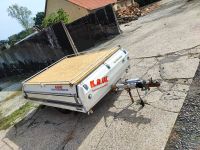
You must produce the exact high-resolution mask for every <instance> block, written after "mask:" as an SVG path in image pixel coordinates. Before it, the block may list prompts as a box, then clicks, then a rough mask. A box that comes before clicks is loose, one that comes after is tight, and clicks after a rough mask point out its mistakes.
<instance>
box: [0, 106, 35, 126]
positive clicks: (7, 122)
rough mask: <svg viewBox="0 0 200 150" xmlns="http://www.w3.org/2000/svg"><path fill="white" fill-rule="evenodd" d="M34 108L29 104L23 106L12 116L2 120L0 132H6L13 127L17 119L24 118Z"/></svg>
mask: <svg viewBox="0 0 200 150" xmlns="http://www.w3.org/2000/svg"><path fill="white" fill-rule="evenodd" d="M33 107H34V106H33V104H32V103H30V102H28V103H26V104H25V105H23V106H22V107H21V108H20V109H18V110H16V111H15V112H13V113H12V114H11V115H9V116H7V117H5V118H3V119H1V120H0V130H5V129H7V128H9V127H10V126H12V125H13V124H14V123H15V121H16V120H17V119H19V118H23V117H24V116H25V115H26V114H27V113H28V112H29V111H30V110H31V109H32V108H33Z"/></svg>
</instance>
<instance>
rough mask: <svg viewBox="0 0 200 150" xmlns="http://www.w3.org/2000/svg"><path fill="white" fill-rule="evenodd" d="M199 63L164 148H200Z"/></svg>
mask: <svg viewBox="0 0 200 150" xmlns="http://www.w3.org/2000/svg"><path fill="white" fill-rule="evenodd" d="M199 102H200V65H199V67H198V70H197V72H196V74H195V77H194V79H193V82H192V84H191V86H190V90H189V92H188V95H187V97H186V99H185V102H184V104H183V106H182V108H181V111H180V113H179V115H178V118H177V120H176V123H175V125H174V128H173V130H172V132H171V135H170V137H169V140H168V142H167V145H166V147H165V150H180V149H184V150H199V149H200V103H199Z"/></svg>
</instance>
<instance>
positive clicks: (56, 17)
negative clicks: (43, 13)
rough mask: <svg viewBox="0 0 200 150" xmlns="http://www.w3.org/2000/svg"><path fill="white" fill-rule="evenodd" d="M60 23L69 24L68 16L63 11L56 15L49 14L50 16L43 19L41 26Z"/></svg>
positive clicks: (60, 10)
mask: <svg viewBox="0 0 200 150" xmlns="http://www.w3.org/2000/svg"><path fill="white" fill-rule="evenodd" d="M60 21H62V22H63V23H65V24H67V23H68V22H69V15H68V14H67V13H66V12H65V11H64V10H63V9H59V10H58V11H57V12H56V13H51V14H50V15H48V16H47V17H45V18H44V20H43V22H42V26H43V27H48V26H50V25H53V24H55V23H58V22H60Z"/></svg>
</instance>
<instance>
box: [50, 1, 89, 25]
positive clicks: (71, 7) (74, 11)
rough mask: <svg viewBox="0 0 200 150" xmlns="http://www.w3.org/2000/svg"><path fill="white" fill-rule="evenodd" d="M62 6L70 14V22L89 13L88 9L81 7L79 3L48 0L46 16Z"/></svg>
mask: <svg viewBox="0 0 200 150" xmlns="http://www.w3.org/2000/svg"><path fill="white" fill-rule="evenodd" d="M60 8H62V9H63V10H64V11H65V12H66V13H68V14H69V17H70V22H72V21H74V20H77V19H79V18H81V17H83V16H86V15H88V14H89V12H88V10H87V9H85V8H83V7H79V6H78V5H75V4H73V3H71V2H68V1H67V0H47V2H46V16H48V15H49V14H51V13H53V12H56V11H57V10H58V9H60Z"/></svg>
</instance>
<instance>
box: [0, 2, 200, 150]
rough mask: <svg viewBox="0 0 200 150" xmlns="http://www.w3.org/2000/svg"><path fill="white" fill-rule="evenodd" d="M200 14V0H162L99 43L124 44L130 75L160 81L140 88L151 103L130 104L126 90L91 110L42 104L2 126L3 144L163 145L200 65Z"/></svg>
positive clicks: (31, 148)
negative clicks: (157, 85)
mask: <svg viewBox="0 0 200 150" xmlns="http://www.w3.org/2000/svg"><path fill="white" fill-rule="evenodd" d="M199 17H200V1H199V0H193V1H190V2H187V1H186V0H163V1H161V2H160V8H159V9H158V10H156V11H154V12H152V13H150V14H148V15H147V16H144V17H141V18H139V19H138V20H137V21H134V22H130V23H128V24H125V25H122V26H121V29H122V31H123V33H122V34H121V35H119V36H117V37H115V38H113V39H111V40H109V41H108V42H105V43H102V44H101V45H98V46H97V47H95V48H94V49H100V48H104V47H107V48H108V47H113V46H116V45H119V44H120V45H121V46H122V47H124V48H126V49H127V50H128V51H129V55H130V63H131V69H130V71H129V73H128V74H127V76H126V77H125V78H142V79H149V78H150V77H153V79H157V80H159V81H160V82H161V87H160V88H153V89H152V90H151V91H150V92H148V94H147V95H146V96H144V92H140V93H141V95H142V97H143V99H144V100H145V101H146V102H148V103H149V104H150V105H146V106H145V107H144V108H143V109H141V108H140V105H136V104H130V103H131V101H130V98H129V96H128V94H127V93H126V92H122V93H118V94H114V93H113V94H109V95H107V96H105V97H104V98H103V100H102V101H101V102H100V103H98V104H97V105H96V106H95V108H94V114H92V115H89V116H88V115H86V114H82V113H75V112H70V113H68V114H64V113H61V112H59V111H58V110H57V109H55V108H51V107H44V108H41V107H40V108H39V109H37V110H35V111H34V112H32V114H30V115H29V116H27V117H26V118H25V119H24V120H22V121H21V122H19V123H17V124H16V125H15V126H13V127H11V128H9V129H8V130H5V131H0V139H1V142H0V149H6V148H7V149H11V148H14V149H17V148H19V149H24V150H35V149H55V150H60V149H66V150H69V149H80V150H82V149H83V150H85V149H93V150H96V149H126V150H128V149H133V150H161V149H164V148H165V145H166V143H167V141H168V138H169V135H170V133H171V130H172V128H173V126H174V123H175V121H176V118H177V116H178V114H179V112H180V110H181V107H182V105H183V103H184V101H185V98H186V96H187V94H188V91H189V88H190V84H191V83H192V81H193V77H194V75H195V72H196V70H197V67H198V65H199V57H200V38H199V37H200V19H199ZM133 94H134V98H135V99H136V100H137V99H138V96H137V95H136V91H134V90H133Z"/></svg>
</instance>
